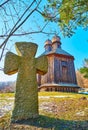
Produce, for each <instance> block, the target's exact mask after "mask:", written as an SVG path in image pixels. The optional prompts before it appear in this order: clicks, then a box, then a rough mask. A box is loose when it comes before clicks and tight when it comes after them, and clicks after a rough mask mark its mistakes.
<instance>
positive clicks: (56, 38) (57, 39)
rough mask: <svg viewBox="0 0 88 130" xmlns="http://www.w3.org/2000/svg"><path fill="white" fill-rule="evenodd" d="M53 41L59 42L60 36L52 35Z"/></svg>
mask: <svg viewBox="0 0 88 130" xmlns="http://www.w3.org/2000/svg"><path fill="white" fill-rule="evenodd" d="M54 42H60V37H59V36H54V37H53V38H52V43H54Z"/></svg>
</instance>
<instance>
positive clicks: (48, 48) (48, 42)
mask: <svg viewBox="0 0 88 130" xmlns="http://www.w3.org/2000/svg"><path fill="white" fill-rule="evenodd" d="M44 47H45V50H46V51H51V50H52V41H51V40H49V39H48V40H46V41H45V46H44Z"/></svg>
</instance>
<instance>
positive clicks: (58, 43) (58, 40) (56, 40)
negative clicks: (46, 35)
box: [52, 35, 61, 49]
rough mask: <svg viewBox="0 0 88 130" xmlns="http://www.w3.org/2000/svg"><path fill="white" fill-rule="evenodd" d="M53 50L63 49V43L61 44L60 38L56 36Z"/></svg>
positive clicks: (53, 41) (53, 39) (53, 40)
mask: <svg viewBox="0 0 88 130" xmlns="http://www.w3.org/2000/svg"><path fill="white" fill-rule="evenodd" d="M52 48H53V49H57V48H61V42H60V37H59V36H57V35H55V36H54V37H53V38H52Z"/></svg>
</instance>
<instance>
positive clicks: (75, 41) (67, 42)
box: [0, 14, 88, 82]
mask: <svg viewBox="0 0 88 130" xmlns="http://www.w3.org/2000/svg"><path fill="white" fill-rule="evenodd" d="M34 16H35V19H36V22H35V20H33V18H34ZM34 16H33V17H31V18H30V20H28V21H27V22H26V23H25V24H24V28H26V29H31V27H33V28H32V29H33V30H36V29H37V28H36V24H37V25H39V27H40V26H41V27H42V26H43V22H44V20H43V19H42V18H41V17H40V16H39V15H38V14H36V15H35V14H34ZM39 20H40V21H39ZM1 25H2V23H1V22H0V26H1ZM46 30H48V31H51V32H52V31H53V30H56V31H58V30H59V28H58V26H57V25H56V24H52V23H50V24H48V26H47V27H46V28H45V31H46ZM0 34H1V31H0ZM58 35H59V36H60V37H61V43H62V45H61V47H62V49H63V50H65V51H67V52H68V53H70V54H71V55H73V56H74V58H75V60H74V64H75V70H77V69H79V68H80V67H82V66H83V61H84V59H85V58H88V31H84V30H83V29H82V28H78V29H77V30H76V33H75V34H74V35H73V36H72V37H70V38H68V37H63V35H62V33H61V32H60V31H59V34H58ZM53 36H54V35H44V34H34V35H30V36H26V37H24V36H22V37H12V38H11V39H10V41H9V44H8V48H9V49H10V51H12V52H13V53H16V51H15V47H14V43H15V42H18V41H27V42H29V41H30V42H34V43H37V44H38V50H37V54H36V57H37V56H39V55H41V54H42V53H43V52H44V43H45V41H46V40H47V39H50V40H52V37H53ZM0 42H2V41H1V39H0ZM0 67H2V68H3V67H4V58H3V60H2V62H0ZM16 78H17V74H14V75H10V76H8V75H6V74H4V73H3V71H0V82H1V81H14V80H16Z"/></svg>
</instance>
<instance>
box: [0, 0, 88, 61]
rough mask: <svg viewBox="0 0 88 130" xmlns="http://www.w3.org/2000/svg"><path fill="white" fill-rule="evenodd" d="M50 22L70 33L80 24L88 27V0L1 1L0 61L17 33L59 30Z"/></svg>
mask: <svg viewBox="0 0 88 130" xmlns="http://www.w3.org/2000/svg"><path fill="white" fill-rule="evenodd" d="M40 16H41V17H40ZM41 23H42V24H41ZM49 23H50V24H51V23H55V24H57V25H58V30H59V32H62V33H63V35H64V36H68V37H70V36H72V35H73V34H74V33H75V29H77V27H83V28H85V29H87V28H88V0H70V1H69V0H45V1H43V0H25V1H24V0H17V1H16V0H6V1H4V0H2V1H0V61H1V60H2V58H3V56H4V55H5V54H6V52H7V51H8V50H9V49H10V48H11V46H12V43H11V42H12V40H14V39H16V38H17V36H19V37H21V36H29V38H31V36H32V35H33V34H40V33H42V34H44V35H49V34H55V33H56V34H58V32H56V30H55V29H53V31H52V30H50V26H49ZM26 25H29V26H28V27H26ZM47 26H49V27H48V29H46V28H47ZM14 37H15V38H14ZM8 46H9V48H8Z"/></svg>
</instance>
